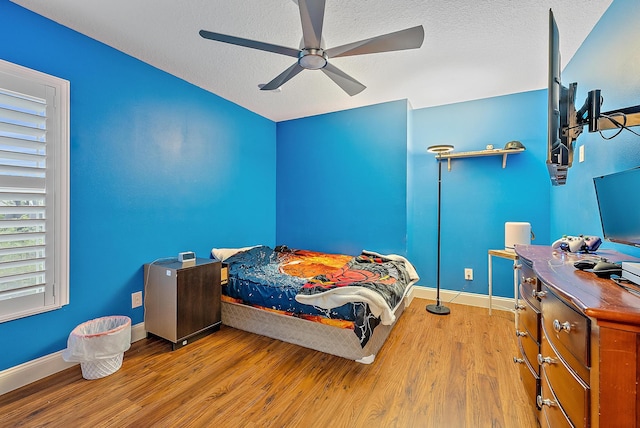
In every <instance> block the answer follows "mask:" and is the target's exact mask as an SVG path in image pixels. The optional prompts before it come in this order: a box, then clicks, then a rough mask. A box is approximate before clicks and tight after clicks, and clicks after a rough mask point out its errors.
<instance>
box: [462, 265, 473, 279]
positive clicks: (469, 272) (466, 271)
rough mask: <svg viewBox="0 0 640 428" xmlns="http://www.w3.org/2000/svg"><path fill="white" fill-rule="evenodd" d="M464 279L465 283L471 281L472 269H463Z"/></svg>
mask: <svg viewBox="0 0 640 428" xmlns="http://www.w3.org/2000/svg"><path fill="white" fill-rule="evenodd" d="M464 279H465V280H467V281H473V269H471V268H465V269H464Z"/></svg>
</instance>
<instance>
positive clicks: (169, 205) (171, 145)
mask: <svg viewBox="0 0 640 428" xmlns="http://www.w3.org/2000/svg"><path fill="white" fill-rule="evenodd" d="M0 40H1V41H2V42H0V59H3V60H6V61H10V62H13V63H16V64H19V65H22V66H26V67H29V68H32V69H35V70H39V71H42V72H45V73H48V74H52V75H55V76H58V77H61V78H63V79H66V80H69V81H70V82H71V154H70V158H71V197H70V200H71V210H70V212H71V214H70V215H71V242H70V304H69V305H67V306H65V307H64V308H63V309H60V310H56V311H52V312H48V313H45V314H41V315H36V316H31V317H28V318H24V319H19V320H15V321H10V322H5V323H0V337H1V338H2V342H3V343H4V344H6V346H7V347H8V348H7V351H5V352H3V353H2V354H1V355H0V370H3V369H6V368H8V367H12V366H15V365H17V364H20V363H23V362H26V361H29V360H32V359H35V358H38V357H40V356H43V355H47V354H50V353H52V352H55V351H59V350H61V349H63V348H65V347H66V339H67V336H68V334H69V332H70V331H71V330H72V329H73V327H74V326H76V325H78V324H80V323H81V322H84V321H86V320H88V319H92V318H95V317H99V316H105V315H113V314H122V315H128V316H130V317H131V318H132V321H133V323H134V324H136V323H140V322H142V321H143V312H142V308H137V309H131V297H130V295H131V293H132V292H134V291H139V290H142V284H143V275H142V266H143V264H144V263H148V262H151V261H153V260H155V259H156V258H160V257H167V256H174V255H176V254H177V253H178V252H179V251H185V250H193V251H195V252H196V253H197V254H198V255H199V256H201V257H209V252H210V250H211V248H212V247H215V246H240V245H247V244H249V243H254V242H261V243H265V244H267V245H273V244H274V243H275V193H276V186H275V184H276V182H275V177H276V175H275V160H276V144H275V141H276V125H275V123H274V122H272V121H270V120H267V119H265V118H263V117H260V116H258V115H256V114H254V113H251V112H249V111H247V110H245V109H242V108H240V107H238V106H236V105H234V104H232V103H230V102H228V101H226V100H223V99H221V98H220V97H218V96H215V95H212V94H211V93H208V92H206V91H203V90H201V89H199V88H197V87H195V86H193V85H190V84H188V83H185V82H184V81H182V80H179V79H177V78H175V77H173V76H171V75H169V74H167V73H164V72H162V71H159V70H157V69H155V68H153V67H150V66H149V65H146V64H144V63H142V62H140V61H138V60H136V59H133V58H131V57H129V56H127V55H124V54H122V53H121V52H118V51H116V50H114V49H112V48H109V47H107V46H105V45H103V44H100V43H98V42H96V41H94V40H91V39H89V38H87V37H84V36H82V35H80V34H78V33H76V32H73V31H71V30H69V29H67V28H65V27H62V26H59V25H57V24H55V23H53V22H52V21H49V20H47V19H44V18H42V17H40V16H38V15H36V14H33V13H31V12H29V11H27V10H25V9H23V8H21V7H19V6H16V5H14V4H12V3H10V2H8V1H6V0H2V1H0ZM247 201H250V203H248V202H247Z"/></svg>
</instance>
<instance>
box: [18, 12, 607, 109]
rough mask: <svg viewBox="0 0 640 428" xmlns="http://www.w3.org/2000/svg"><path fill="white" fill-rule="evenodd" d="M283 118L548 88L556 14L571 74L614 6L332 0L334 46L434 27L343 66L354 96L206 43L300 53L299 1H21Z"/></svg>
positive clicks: (250, 54)
mask: <svg viewBox="0 0 640 428" xmlns="http://www.w3.org/2000/svg"><path fill="white" fill-rule="evenodd" d="M12 1H13V2H14V3H16V4H19V5H22V6H24V7H25V8H28V9H30V10H32V11H34V12H36V13H38V14H40V15H43V16H45V17H47V18H50V19H52V20H54V21H56V22H58V23H60V24H62V25H65V26H67V27H69V28H72V29H74V30H76V31H78V32H80V33H82V34H85V35H87V36H89V37H91V38H94V39H96V40H99V41H101V42H103V43H105V44H107V45H109V46H112V47H114V48H116V49H118V50H120V51H122V52H125V53H127V54H129V55H131V56H133V57H136V58H138V59H140V60H142V61H144V62H147V63H149V64H151V65H153V66H155V67H157V68H159V69H161V70H164V71H166V72H168V73H171V74H173V75H175V76H178V77H180V78H182V79H184V80H186V81H188V82H190V83H193V84H194V85H197V86H199V87H201V88H203V89H206V90H208V91H210V92H213V93H215V94H217V95H220V96H221V97H223V98H225V99H228V100H230V101H232V102H234V103H236V104H239V105H241V106H243V107H245V108H247V109H249V110H251V111H253V112H256V113H258V114H260V115H262V116H264V117H267V118H269V119H272V120H274V121H282V120H287V119H293V118H299V117H305V116H311V115H316V114H320V113H326V112H332V111H338V110H344V109H348V108H353V107H359V106H364V105H371V104H376V103H380V102H386V101H393V100H398V99H408V100H409V101H410V103H411V105H412V106H413V107H414V108H423V107H429V106H436V105H443V104H451V103H455V102H460V101H467V100H472V99H479V98H486V97H493V96H498V95H504V94H511V93H517V92H523V91H529V90H536V89H541V88H545V87H546V86H547V83H546V79H547V46H548V34H547V33H548V10H549V8H552V9H553V11H554V15H555V18H556V21H557V23H558V27H559V28H560V38H561V41H560V50H561V53H562V60H563V62H562V65H563V66H564V65H565V64H566V63H567V62H568V61H569V59H571V57H572V56H573V55H574V53H575V52H576V50H577V49H578V48H579V46H580V45H581V43H582V42H583V41H584V39H585V38H586V36H587V35H588V34H589V32H590V31H591V30H592V29H593V27H594V26H595V24H596V23H597V21H598V19H599V18H600V17H601V16H602V14H603V13H604V11H605V10H606V9H607V7H608V6H609V5H610V4H611V1H612V0H449V1H444V0H393V1H389V0H327V1H326V12H325V21H324V29H323V39H324V42H325V46H327V47H333V46H339V45H343V44H346V43H350V42H354V41H358V40H362V39H366V38H369V37H374V36H377V35H380V34H384V33H389V32H393V31H397V30H402V29H405V28H408V27H413V26H416V25H423V26H424V29H425V41H424V43H423V45H422V47H421V48H420V49H417V50H407V51H399V52H388V53H380V54H371V55H362V56H353V57H345V58H335V59H333V60H332V61H331V63H332V64H333V65H335V66H337V67H339V68H340V69H342V70H343V71H344V72H346V73H347V74H349V75H351V76H353V77H354V78H355V79H357V80H358V81H360V82H362V83H363V84H364V85H366V86H367V89H365V90H364V91H363V92H362V93H360V94H358V95H356V96H353V97H350V96H349V95H347V94H346V93H345V92H343V91H342V90H341V89H340V88H339V87H338V86H337V85H336V84H334V83H333V82H332V81H331V80H330V79H329V78H328V77H327V76H325V75H324V73H321V72H319V71H313V70H305V71H303V72H302V73H300V74H298V75H297V76H296V77H294V78H293V79H292V80H290V81H289V82H287V83H286V84H285V85H284V86H283V87H282V90H281V91H279V92H275V91H260V90H259V89H258V85H259V84H262V83H267V82H269V81H270V80H271V79H273V78H274V77H275V76H277V75H278V74H279V73H280V72H282V71H283V70H285V69H286V68H287V67H289V66H290V65H291V64H293V61H294V59H293V58H291V57H287V56H282V55H277V54H274V53H269V52H262V51H257V50H254V49H248V48H244V47H240V46H234V45H227V44H223V43H219V42H214V41H211V40H206V39H203V38H201V37H200V36H199V35H198V31H199V30H201V29H205V30H209V31H213V32H218V33H224V34H229V35H233V36H238V37H243V38H248V39H254V40H259V41H263V42H267V43H272V44H278V45H283V46H289V47H292V48H298V47H299V45H300V41H301V38H302V30H301V25H300V16H299V12H298V6H297V4H296V2H295V0H189V1H177V0H135V1H132V0H12Z"/></svg>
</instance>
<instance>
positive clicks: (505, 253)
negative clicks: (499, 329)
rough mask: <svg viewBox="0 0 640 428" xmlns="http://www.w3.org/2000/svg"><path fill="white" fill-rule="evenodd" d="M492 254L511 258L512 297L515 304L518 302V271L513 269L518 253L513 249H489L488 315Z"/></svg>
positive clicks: (490, 307) (491, 287) (491, 292)
mask: <svg viewBox="0 0 640 428" xmlns="http://www.w3.org/2000/svg"><path fill="white" fill-rule="evenodd" d="M492 256H496V257H501V258H503V259H509V260H513V264H514V269H513V298H514V300H515V303H516V305H517V304H518V271H517V270H516V269H515V264H516V261H517V260H518V255H517V254H516V252H515V251H514V250H489V315H491V309H492V307H493V302H492V298H493V272H492V265H493V263H492V259H491V257H492Z"/></svg>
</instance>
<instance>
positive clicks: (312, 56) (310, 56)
mask: <svg viewBox="0 0 640 428" xmlns="http://www.w3.org/2000/svg"><path fill="white" fill-rule="evenodd" d="M327 59H328V57H327V54H326V53H324V51H323V50H322V49H313V48H311V49H302V50H301V51H300V54H299V55H298V64H300V67H302V68H304V69H307V70H320V69H321V68H324V67H325V66H326V65H327Z"/></svg>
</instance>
